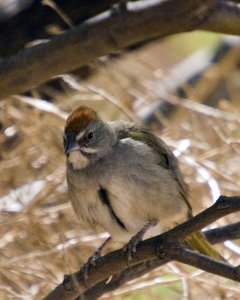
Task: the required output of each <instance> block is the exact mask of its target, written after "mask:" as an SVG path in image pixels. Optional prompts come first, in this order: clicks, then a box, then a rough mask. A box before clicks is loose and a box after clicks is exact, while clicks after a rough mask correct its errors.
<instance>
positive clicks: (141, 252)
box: [45, 196, 240, 300]
mask: <svg viewBox="0 0 240 300" xmlns="http://www.w3.org/2000/svg"><path fill="white" fill-rule="evenodd" d="M239 210H240V197H237V196H236V197H225V196H221V197H219V199H218V200H217V201H216V203H215V204H213V205H212V206H211V207H209V208H208V209H206V210H205V211H203V212H202V213H200V214H198V215H196V216H195V217H193V218H191V219H190V220H188V221H186V222H184V223H183V224H180V225H178V226H177V227H175V228H173V229H171V230H169V231H167V232H165V233H163V234H161V235H159V236H158V237H154V238H151V239H148V240H146V241H143V242H141V243H140V244H139V246H138V247H137V253H136V255H134V257H133V259H132V261H130V262H128V261H127V255H126V253H124V252H123V251H121V250H118V251H114V252H111V253H109V254H107V255H105V256H104V257H101V258H99V259H98V260H97V261H96V266H95V267H90V269H89V278H88V279H87V280H84V276H83V273H82V272H81V270H80V271H79V272H76V273H74V274H71V275H69V276H66V277H65V280H64V281H63V283H62V284H60V285H59V286H57V287H56V288H55V289H54V290H53V291H52V292H51V293H50V294H49V295H48V296H46V298H45V300H51V299H75V298H76V297H77V296H78V295H80V294H82V293H84V291H86V290H87V289H88V288H91V287H93V286H94V285H96V284H97V283H98V282H101V281H103V280H106V279H107V278H108V277H110V276H111V275H115V274H118V273H120V272H122V271H123V270H125V269H127V268H128V267H129V266H130V267H133V266H136V265H139V264H141V263H143V262H145V261H151V260H156V259H157V258H158V260H157V261H158V262H159V263H160V264H161V263H166V261H169V260H178V261H181V262H183V263H186V264H190V265H193V266H197V267H199V268H201V269H203V270H207V271H208V272H211V273H213V274H219V275H220V276H224V277H226V278H230V279H233V280H236V281H240V272H239V269H238V268H237V267H232V266H231V265H229V264H226V263H223V262H218V261H216V260H214V259H212V258H208V257H207V256H204V255H202V254H197V253H195V252H193V251H190V250H186V249H184V248H183V247H182V246H181V243H182V242H183V241H184V240H185V239H186V238H187V237H188V236H189V235H191V234H193V233H194V232H196V231H199V230H201V229H203V228H204V227H206V226H208V225H210V224H211V223H213V222H214V221H216V220H218V219H219V218H221V217H223V216H226V215H228V214H231V213H234V212H237V211H239ZM186 253H187V255H186ZM186 256H187V257H186ZM201 261H204V262H205V263H204V264H203V265H202V264H201ZM224 270H225V272H224Z"/></svg>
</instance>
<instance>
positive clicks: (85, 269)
mask: <svg viewBox="0 0 240 300" xmlns="http://www.w3.org/2000/svg"><path fill="white" fill-rule="evenodd" d="M110 240H111V237H108V238H107V239H106V240H105V241H104V242H103V244H102V245H101V246H100V247H99V248H98V249H97V250H96V251H95V252H94V253H93V255H92V256H90V257H89V259H88V260H87V262H85V264H84V265H83V266H82V268H81V271H82V273H83V278H84V280H86V279H88V271H89V268H90V267H91V266H93V267H95V266H96V260H97V259H98V258H99V257H101V253H102V250H103V249H104V248H105V246H106V245H107V244H108V242H109V241H110Z"/></svg>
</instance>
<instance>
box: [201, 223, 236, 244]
mask: <svg viewBox="0 0 240 300" xmlns="http://www.w3.org/2000/svg"><path fill="white" fill-rule="evenodd" d="M204 235H205V236H206V238H207V239H208V241H209V242H210V243H211V244H217V243H222V242H224V241H226V240H236V239H240V222H237V223H234V224H230V225H226V226H224V227H220V228H214V229H211V230H208V231H205V232H204Z"/></svg>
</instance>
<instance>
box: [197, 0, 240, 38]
mask: <svg viewBox="0 0 240 300" xmlns="http://www.w3.org/2000/svg"><path fill="white" fill-rule="evenodd" d="M216 2H217V3H216V6H215V8H214V9H213V10H212V12H211V14H209V17H208V18H207V19H206V20H205V22H204V23H203V25H202V26H201V29H203V30H209V31H213V32H222V33H226V34H229V30H231V31H232V34H237V35H239V28H240V4H239V1H236V0H235V1H224V0H222V1H216ZM234 2H238V3H234Z"/></svg>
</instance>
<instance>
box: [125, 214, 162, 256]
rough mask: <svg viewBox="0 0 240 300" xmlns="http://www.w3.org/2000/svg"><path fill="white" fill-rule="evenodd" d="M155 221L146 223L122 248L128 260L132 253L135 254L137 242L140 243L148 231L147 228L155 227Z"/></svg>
mask: <svg viewBox="0 0 240 300" xmlns="http://www.w3.org/2000/svg"><path fill="white" fill-rule="evenodd" d="M156 224H157V221H155V220H153V221H149V222H147V223H146V224H145V225H144V226H143V228H142V229H141V230H140V231H138V233H137V234H135V235H134V236H133V237H132V238H131V239H130V240H129V241H128V243H127V244H126V245H125V246H124V247H123V251H124V252H127V256H128V260H131V259H132V255H133V253H136V247H137V244H138V243H139V242H141V241H142V239H143V236H144V234H145V233H146V232H147V231H148V229H149V228H151V227H153V226H155V225H156Z"/></svg>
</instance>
